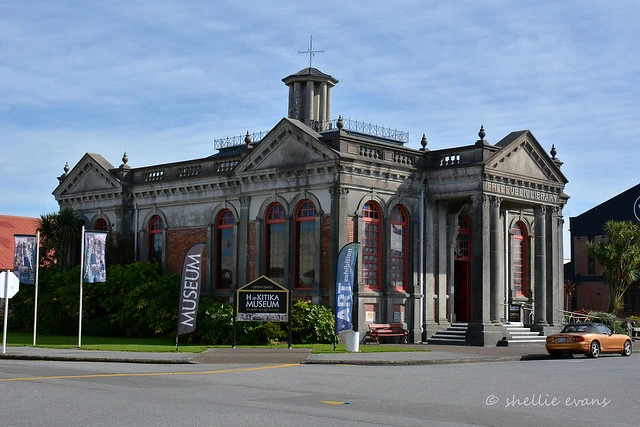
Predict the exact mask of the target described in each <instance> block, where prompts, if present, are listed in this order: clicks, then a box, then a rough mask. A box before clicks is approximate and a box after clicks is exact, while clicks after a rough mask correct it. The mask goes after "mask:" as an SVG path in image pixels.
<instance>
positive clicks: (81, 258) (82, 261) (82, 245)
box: [78, 225, 84, 348]
mask: <svg viewBox="0 0 640 427" xmlns="http://www.w3.org/2000/svg"><path fill="white" fill-rule="evenodd" d="M83 275H84V225H83V226H82V241H81V242H80V313H79V314H78V348H81V347H82V281H83V277H82V276H83Z"/></svg>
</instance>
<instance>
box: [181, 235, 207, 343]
mask: <svg viewBox="0 0 640 427" xmlns="http://www.w3.org/2000/svg"><path fill="white" fill-rule="evenodd" d="M206 246H207V245H206V244H205V243H196V244H195V245H193V246H191V247H190V248H189V250H187V253H186V255H185V256H184V261H183V262H182V276H180V305H179V306H178V336H180V335H182V334H188V333H190V332H193V331H195V330H196V317H197V315H198V301H199V299H200V285H201V277H202V274H201V271H202V253H203V252H204V249H205V248H206ZM176 343H177V337H176ZM176 345H177V344H176Z"/></svg>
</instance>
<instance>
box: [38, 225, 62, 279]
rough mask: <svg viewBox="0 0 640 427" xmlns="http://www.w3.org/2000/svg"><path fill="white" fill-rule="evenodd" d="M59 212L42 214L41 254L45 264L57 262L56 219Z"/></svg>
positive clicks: (42, 261)
mask: <svg viewBox="0 0 640 427" xmlns="http://www.w3.org/2000/svg"><path fill="white" fill-rule="evenodd" d="M57 217H58V214H56V213H49V214H46V215H45V214H43V215H40V223H39V224H38V231H39V232H40V248H41V252H40V256H41V263H42V265H44V266H47V267H52V266H53V265H54V264H56V256H57V254H56V222H57V221H56V220H57Z"/></svg>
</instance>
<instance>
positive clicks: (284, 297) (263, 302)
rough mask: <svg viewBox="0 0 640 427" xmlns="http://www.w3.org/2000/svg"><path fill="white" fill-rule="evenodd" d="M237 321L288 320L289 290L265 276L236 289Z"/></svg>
mask: <svg viewBox="0 0 640 427" xmlns="http://www.w3.org/2000/svg"><path fill="white" fill-rule="evenodd" d="M236 304H237V305H236V313H237V320H238V321H239V322H288V321H289V290H288V289H286V288H284V287H282V286H280V285H279V284H277V283H276V282H274V281H273V280H271V279H269V278H268V277H265V276H260V277H258V278H257V279H256V280H254V281H253V282H251V283H249V284H247V285H245V286H243V287H242V288H240V289H238V298H237V303H236Z"/></svg>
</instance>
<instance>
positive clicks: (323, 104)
mask: <svg viewBox="0 0 640 427" xmlns="http://www.w3.org/2000/svg"><path fill="white" fill-rule="evenodd" d="M327 86H328V85H327V82H322V83H320V114H319V117H318V120H320V122H321V127H320V130H324V126H325V122H326V121H327V120H329V119H327Z"/></svg>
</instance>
